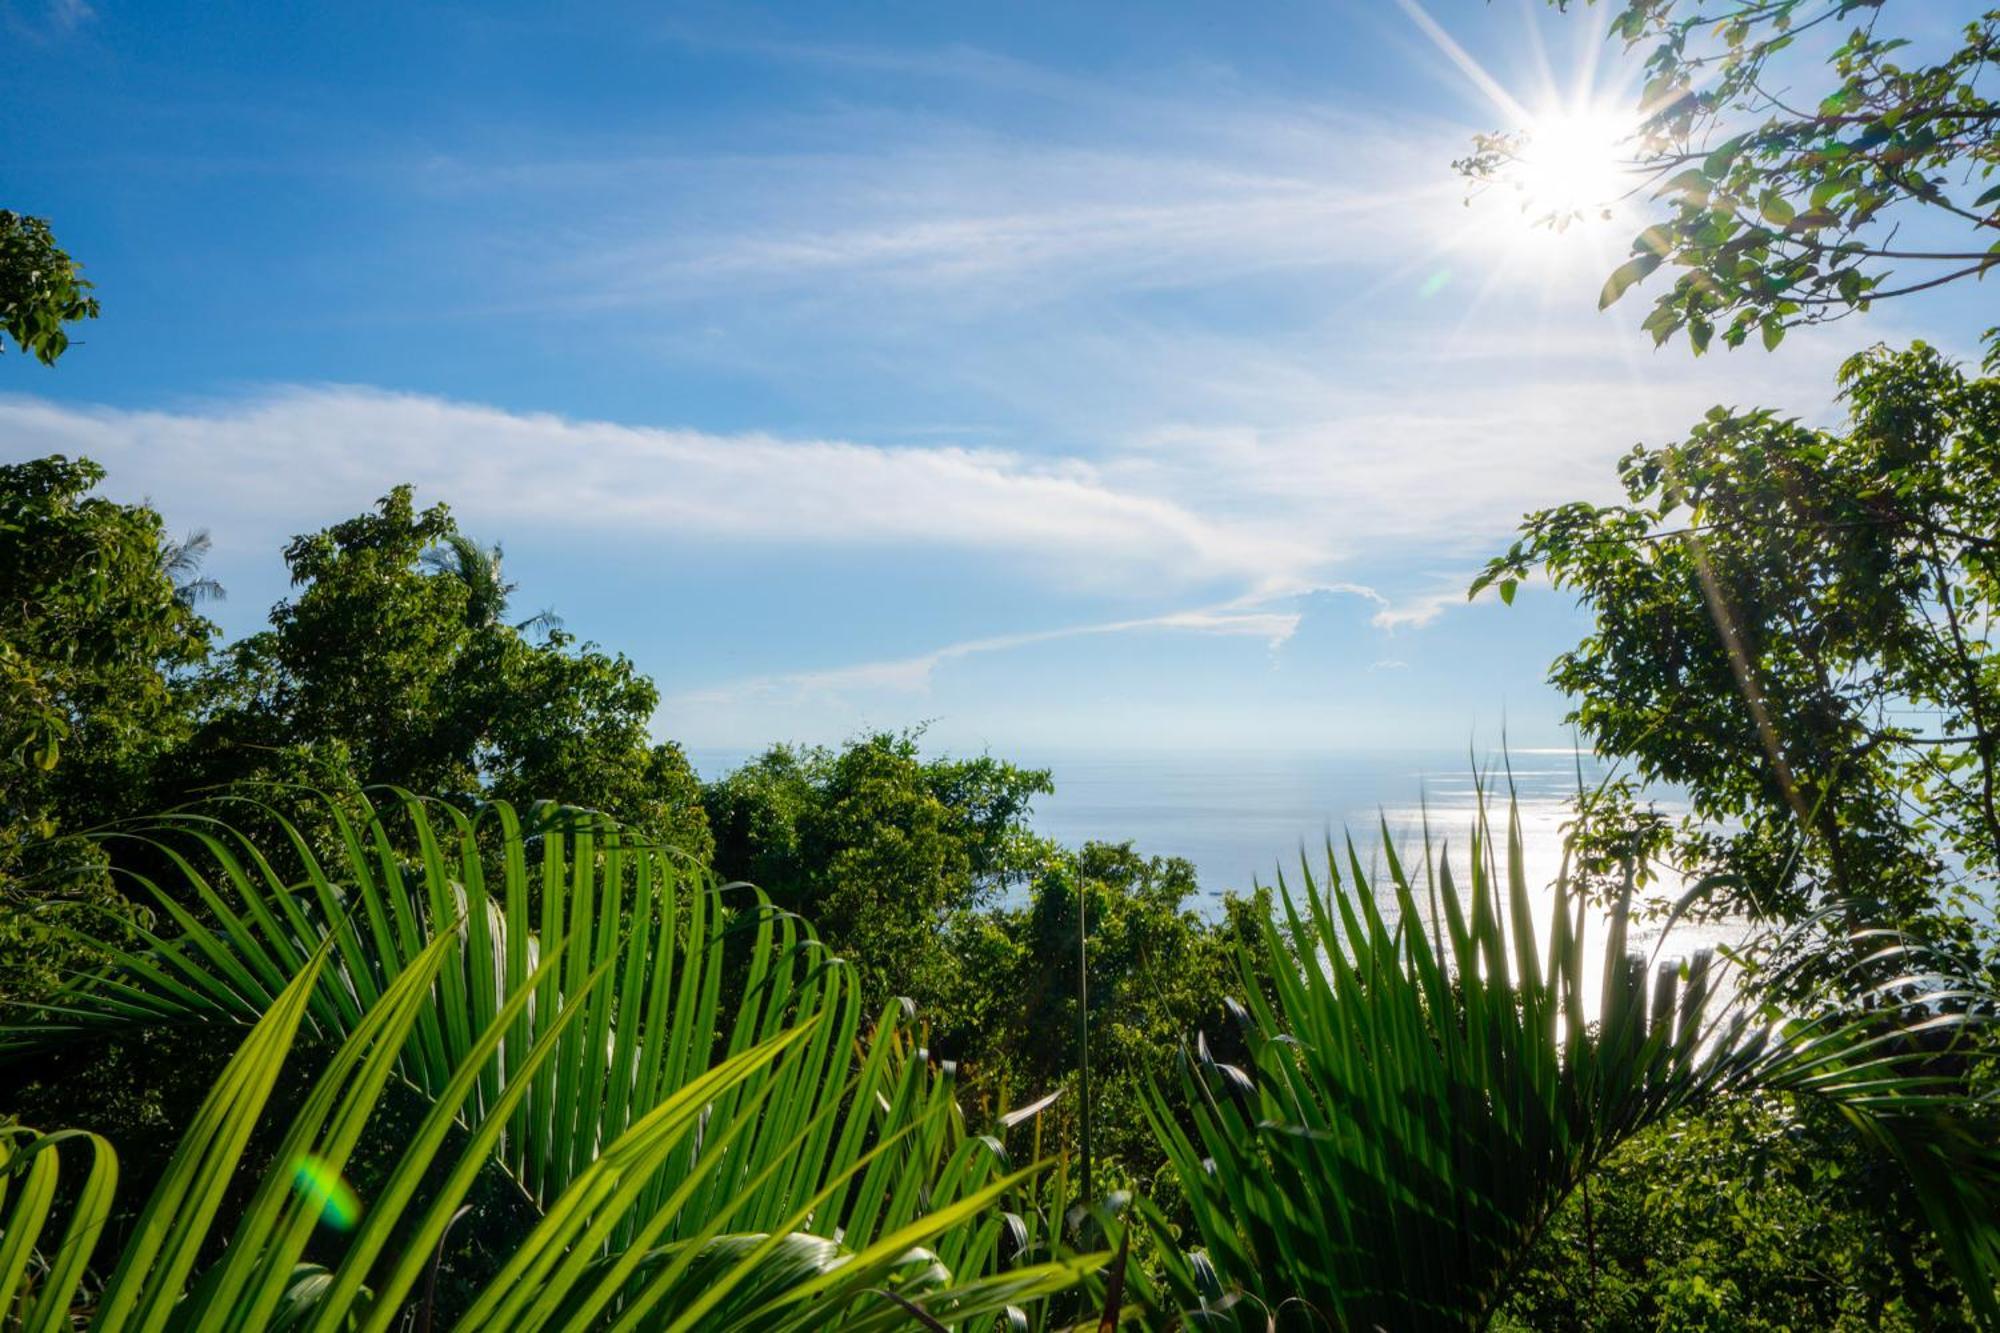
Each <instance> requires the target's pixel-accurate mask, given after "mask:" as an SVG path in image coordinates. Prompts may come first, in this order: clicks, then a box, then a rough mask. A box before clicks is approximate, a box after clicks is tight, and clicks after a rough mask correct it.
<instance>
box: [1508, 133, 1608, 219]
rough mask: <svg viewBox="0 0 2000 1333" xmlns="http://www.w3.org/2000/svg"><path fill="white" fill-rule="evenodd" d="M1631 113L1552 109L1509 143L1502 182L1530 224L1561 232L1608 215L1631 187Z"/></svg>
mask: <svg viewBox="0 0 2000 1333" xmlns="http://www.w3.org/2000/svg"><path fill="white" fill-rule="evenodd" d="M1635 128H1636V127H1635V125H1634V123H1633V117H1632V114H1631V113H1630V112H1629V111H1624V110H1621V109H1618V108H1614V107H1610V106H1578V107H1560V108H1554V109H1551V110H1549V111H1547V112H1544V113H1542V114H1540V115H1537V116H1536V117H1535V118H1534V119H1533V120H1532V121H1531V122H1530V123H1529V124H1528V126H1527V127H1526V128H1525V129H1524V130H1522V131H1521V133H1520V134H1519V136H1518V137H1517V138H1516V139H1515V141H1514V142H1515V147H1514V152H1513V155H1512V158H1513V160H1512V161H1511V162H1510V163H1509V164H1508V168H1507V171H1506V173H1505V178H1506V179H1507V180H1508V181H1509V183H1511V184H1512V185H1513V186H1514V188H1515V189H1517V190H1518V191H1520V194H1521V202H1522V208H1523V210H1524V211H1525V212H1526V213H1527V214H1528V216H1529V217H1530V219H1531V220H1533V221H1535V222H1537V223H1544V224H1547V225H1549V226H1552V227H1555V228H1557V229H1561V228H1563V227H1566V226H1568V225H1569V224H1570V223H1571V222H1575V221H1577V220H1579V219H1583V218H1598V217H1605V216H1609V215H1610V214H1611V213H1612V212H1613V211H1615V210H1616V209H1617V207H1618V205H1619V202H1620V201H1621V200H1622V199H1623V197H1624V196H1625V195H1626V194H1627V193H1629V192H1630V191H1631V189H1632V186H1633V183H1634V177H1633V171H1632V167H1631V164H1630V154H1631V148H1630V142H1631V138H1632V135H1633V131H1634V129H1635Z"/></svg>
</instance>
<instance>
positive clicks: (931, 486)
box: [0, 386, 1324, 587]
mask: <svg viewBox="0 0 2000 1333" xmlns="http://www.w3.org/2000/svg"><path fill="white" fill-rule="evenodd" d="M0 438H4V439H6V441H7V447H8V450H9V451H10V452H14V453H18V454H19V455H21V456H28V455H33V454H39V453H49V452H65V453H70V454H87V455H89V456H91V457H93V458H96V459H98V460H99V461H101V462H103V463H104V464H105V465H106V466H107V467H108V468H110V469H111V473H112V478H113V486H114V489H115V490H116V491H117V492H119V493H124V494H132V493H144V494H146V495H149V496H150V497H151V498H152V499H153V500H154V501H155V502H156V503H158V504H159V505H160V506H161V507H162V508H163V510H164V511H165V512H166V513H167V514H168V517H169V519H170V521H172V522H174V523H175V524H176V525H182V524H190V523H193V524H202V525H206V526H209V527H212V528H214V529H215V530H216V532H217V534H218V542H219V543H223V542H228V543H234V544H238V545H241V544H243V543H249V544H251V545H253V546H256V547H261V548H263V549H269V547H270V546H271V545H272V543H273V542H275V541H276V540H277V539H279V538H281V537H283V536H284V535H287V534H289V533H292V532H296V531H299V530H301V529H304V528H308V527H311V526H315V525H318V524H322V523H325V522H329V521H332V520H335V519H338V518H342V517H345V516H346V515H348V514H351V513H354V512H356V511H357V510H358V509H360V508H362V507H364V506H366V505H367V504H369V503H370V502H371V501H372V500H373V499H374V497H376V496H377V495H379V494H381V493H382V492H383V491H384V490H386V489H387V488H388V486H389V485H390V484H392V483H393V482H395V481H398V480H408V481H412V482H415V483H416V484H417V486H418V487H419V493H420V498H423V499H426V500H429V499H448V500H449V501H450V502H451V503H452V504H453V506H454V508H456V509H458V510H459V511H460V512H462V513H463V514H465V515H466V516H467V519H468V524H469V525H473V526H475V527H476V528H477V529H488V530H491V529H493V528H498V529H501V530H518V529H520V528H522V527H533V528H536V529H541V530H556V531H559V532H561V531H567V532H569V533H572V534H576V535H582V536H587V537H588V539H589V540H591V541H592V542H594V543H603V542H612V541H631V540H635V539H636V540H645V541H651V542H659V541H669V542H671V541H683V542H685V541H715V542H740V543H752V544H759V545H766V546H771V545H778V546H785V545H797V546H803V547H820V548H825V547H858V546H869V545H877V546H881V545H908V546H913V547H921V548H924V549H959V550H974V551H983V552H990V553H993V554H995V555H999V556H1003V557H1005V558H1007V559H1009V560H1011V561H1015V562H1018V563H1019V564H1021V565H1023V566H1024V567H1026V568H1028V569H1030V570H1032V571H1034V572H1036V573H1039V574H1041V575H1043V576H1054V577H1060V579H1061V580H1063V581H1064V582H1065V583H1067V584H1071V585H1082V586H1091V585H1105V586H1119V585H1125V584H1131V583H1133V582H1135V581H1136V582H1138V583H1140V584H1143V585H1144V586H1147V587H1157V586H1162V585H1164V586H1168V587H1172V586H1187V585H1190V584H1197V583H1203V582H1208V581H1212V580H1224V581H1227V582H1230V583H1234V584H1236V585H1237V586H1245V585H1249V586H1257V585H1262V584H1267V583H1273V582H1286V581H1293V580H1296V578H1297V577H1298V576H1300V575H1301V574H1302V573H1304V572H1306V571H1308V570H1310V569H1311V568H1313V567H1314V566H1316V565H1317V564H1319V563H1321V562H1322V561H1323V559H1324V552H1323V551H1322V550H1320V549H1319V548H1317V547H1316V546H1315V545H1313V544H1312V543H1311V542H1310V541H1307V540H1301V539H1296V538H1290V537H1286V536H1284V535H1281V534H1275V533H1272V532H1269V531H1267V530H1264V529H1261V528H1259V527H1256V526H1253V525H1250V524H1244V523H1229V522H1221V521H1216V520H1213V519H1210V518H1206V517H1204V516H1202V515H1201V514H1199V513H1198V512H1196V511H1194V510H1193V509H1191V508H1189V507H1187V506H1184V505H1182V504H1180V503H1177V502H1175V501H1173V500H1170V499H1166V498H1163V497H1160V496H1157V495H1147V494H1143V493H1138V492H1133V491H1128V490H1121V489H1118V488H1116V487H1114V486H1111V485H1108V484H1107V483H1106V482H1105V481H1104V479H1103V478H1102V477H1101V476H1100V475H1099V473H1098V471H1097V469H1095V468H1094V467H1092V466H1091V465H1089V464H1088V463H1084V462H1081V461H1077V460H1074V459H1059V458H1058V459H1034V458H1029V457H1026V456H1023V455H1020V454H1016V453H1010V452H1006V451H1002V450H993V449H966V448H957V447H949V446H943V447H924V448H914V447H912V448H884V447H880V446H876V445H868V444H856V443H850V442H846V441H839V440H790V439H781V438H777V437H773V436H769V435H758V434H749V435H734V436H724V435H713V434H706V433H703V432H699V431H690V430H662V429H648V428H638V427H631V426H621V425H615V424H611V423H608V422H592V421H572V420H568V419H565V418H562V417H557V416H552V415H547V414H519V413H511V412H505V411H501V410H498V409H495V408H491V407H482V406H477V405H473V404H467V403H459V402H452V401H449V400H445V399H439V398H432V397H424V396H418V395H411V394H391V393H384V392H379V391H375V390H368V389H358V388H346V387H337V386H336V387H291V388H282V389H277V390H273V391H271V392H268V393H265V394H262V395H259V396H257V397H254V398H251V399H248V400H246V401H241V402H234V403H221V404H215V405H210V406H205V407H196V408H191V409H187V410H181V411H126V410H119V409H111V408H75V407H69V406H64V405H59V404H56V403H51V402H47V401H44V400H39V399H33V398H0Z"/></svg>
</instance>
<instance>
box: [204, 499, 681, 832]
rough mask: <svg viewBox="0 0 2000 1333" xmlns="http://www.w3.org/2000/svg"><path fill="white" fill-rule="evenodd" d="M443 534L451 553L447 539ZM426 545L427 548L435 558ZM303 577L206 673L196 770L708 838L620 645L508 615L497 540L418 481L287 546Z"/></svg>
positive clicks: (654, 699) (646, 688) (208, 780)
mask: <svg viewBox="0 0 2000 1333" xmlns="http://www.w3.org/2000/svg"><path fill="white" fill-rule="evenodd" d="M438 551H443V552H446V553H449V554H448V557H447V558H440V557H438V556H436V555H435V554H433V553H435V552H438ZM427 556H428V557H429V558H427ZM285 561H286V563H287V565H288V566H289V567H290V569H291V574H292V582H293V585H294V586H295V588H297V590H298V591H297V592H296V593H295V594H294V596H293V597H292V598H291V599H290V600H288V601H286V602H283V603H281V604H279V605H278V606H277V607H275V608H274V609H273V610H272V613H271V628H270V629H268V630H265V631H263V632H261V633H258V634H253V635H250V636H249V637H247V638H245V639H243V640H241V641H239V642H238V643H235V644H233V645H231V646H230V648H229V650H228V653H227V656H226V658H225V660H224V662H223V664H222V665H221V666H220V668H219V669H218V670H216V671H215V672H213V673H211V674H210V676H209V677H208V678H207V679H206V680H205V681H204V685H203V688H204V700H203V711H204V716H203V724H202V731H201V735H200V737H199V738H198V743H197V744H195V745H192V746H190V747H188V749H187V750H186V752H185V755H184V759H183V761H182V763H181V765H180V771H179V779H180V782H181V785H182V786H183V787H184V788H189V789H193V788H199V787H203V786H208V785H213V784H217V783H225V782H231V781H239V780H243V779H276V780H289V781H299V782H305V783H308V784H311V785H319V786H328V787H334V788H338V787H341V786H343V785H347V784H349V783H360V784H381V783H392V784H395V785H398V786H403V787H406V788H408V789H410V790H413V791H420V792H424V793H426V794H431V795H461V796H480V797H502V798H509V799H519V800H522V801H531V800H556V801H562V802H566V803H569V804H575V805H581V806H587V807H589V808H592V809H598V810H603V811H605V812H606V813H608V814H611V815H613V816H615V817H617V818H619V819H620V820H622V821H624V822H626V823H627V824H629V825H630V826H631V827H633V828H635V829H639V830H642V831H644V832H646V833H649V834H651V835H652V836H655V837H658V838H661V839H663V840H664V841H666V842H668V843H670V844H672V845H674V846H677V847H681V848H683V849H685V850H687V851H689V852H691V853H693V854H695V855H697V856H701V855H705V854H706V853H707V851H708V848H709V839H708V832H707V823H706V820H705V819H704V817H703V815H702V811H701V805H700V784H699V782H698V781H697V779H696V778H695V776H694V773H693V770H692V768H691V767H690V766H689V764H688V762H687V759H686V757H685V756H684V755H683V754H682V752H681V750H680V748H679V747H678V746H675V745H673V744H671V743H666V742H655V741H654V740H653V739H652V738H651V736H650V734H649V731H648V727H649V724H650V722H651V720H652V715H653V712H654V710H655V709H656V708H657V707H658V704H659V693H658V691H657V690H656V689H655V688H654V686H653V684H652V682H651V681H649V680H647V679H646V678H645V677H644V676H642V675H640V674H639V672H638V671H637V669H636V668H635V667H634V666H633V665H632V663H631V662H630V661H629V660H628V659H626V658H625V657H624V656H622V655H615V654H607V653H604V652H602V651H600V650H598V649H597V648H596V647H595V646H593V645H591V644H587V643H586V644H578V643H577V642H576V640H575V639H574V638H573V637H572V636H570V635H568V634H565V633H564V632H563V631H561V630H560V629H554V628H551V629H549V630H548V631H547V632H546V633H545V634H544V635H543V636H542V637H541V638H539V639H530V638H529V637H527V635H526V634H524V633H523V631H522V629H520V628H518V627H515V626H511V625H508V624H506V623H505V621H504V620H503V618H502V617H503V615H504V612H505V610H506V596H507V593H508V591H510V587H509V585H506V584H505V583H503V582H502V581H501V580H500V577H499V569H498V553H497V548H496V549H495V550H494V551H493V552H488V551H486V550H485V548H482V547H480V546H479V545H478V544H477V543H475V542H472V541H471V540H470V539H469V538H466V537H465V536H464V534H462V533H461V532H460V531H459V530H458V527H457V525H456V523H455V522H454V521H453V520H452V518H451V514H450V511H449V510H448V509H447V508H446V507H445V506H443V505H433V506H431V507H430V508H427V509H424V510H421V511H419V510H418V509H417V508H416V505H415V502H414V499H413V496H412V492H411V490H410V488H409V487H407V486H402V487H398V488H396V489H395V490H393V491H391V492H390V493H389V494H388V495H387V496H385V497H383V499H382V501H381V502H380V504H379V505H378V506H377V508H376V509H375V511H374V512H371V513H366V514H362V515H359V516H357V517H355V518H352V519H348V520H346V521H345V522H341V523H337V524H335V525H333V526H332V527H330V528H327V529H325V530H323V531H320V532H316V533H310V534H306V535H304V536H300V537H297V538H295V539H294V540H293V541H292V542H291V543H290V544H289V545H288V546H287V547H286V548H285Z"/></svg>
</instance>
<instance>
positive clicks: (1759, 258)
mask: <svg viewBox="0 0 2000 1333" xmlns="http://www.w3.org/2000/svg"><path fill="white" fill-rule="evenodd" d="M1553 2H1554V3H1555V4H1556V5H1557V6H1558V7H1559V8H1566V7H1567V4H1568V0H1553ZM1888 8H1889V6H1888V5H1887V4H1885V3H1884V0H1625V3H1624V4H1623V7H1622V8H1621V9H1619V11H1618V12H1617V14H1616V15H1615V16H1614V17H1613V18H1612V20H1611V24H1610V31H1611V33H1612V35H1614V36H1616V37H1618V38H1621V39H1622V40H1623V41H1624V43H1625V46H1626V49H1627V50H1632V49H1635V48H1639V47H1645V48H1647V52H1646V57H1645V67H1646V72H1647V75H1648V78H1647V81H1646V83H1645V86H1644V90H1643V92H1642V94H1641V97H1640V107H1639V112H1640V120H1639V126H1638V129H1637V132H1636V135H1635V138H1634V140H1633V143H1632V148H1633V152H1634V157H1635V160H1634V162H1633V163H1632V167H1633V171H1634V180H1635V185H1634V188H1633V194H1634V195H1639V194H1645V195H1648V196H1649V197H1650V199H1651V200H1652V201H1657V203H1658V204H1659V206H1660V208H1661V210H1662V213H1661V215H1659V216H1658V217H1657V220H1655V221H1654V222H1653V223H1652V225H1650V226H1648V227H1646V229H1645V230H1643V231H1642V232H1640V233H1639V235H1638V237H1637V239H1635V240H1634V241H1633V243H1632V258H1631V259H1629V260H1628V261H1626V262H1625V263H1624V264H1623V265H1621V266H1620V267H1619V269H1618V270H1617V271H1616V272H1615V273H1613V274H1612V275H1611V277H1610V279H1609V280H1608V281H1607V282H1606V284H1605V287H1604V293H1603V297H1602V301H1601V303H1602V304H1603V305H1609V304H1611V303H1612V302H1613V301H1616V300H1617V299H1618V298H1619V297H1620V296H1622V295H1623V294H1624V293H1625V292H1626V291H1627V290H1629V289H1630V288H1631V287H1633V286H1634V285H1636V284H1637V283H1638V282H1640V281H1641V280H1642V279H1644V278H1645V277H1646V276H1647V275H1649V274H1651V273H1652V272H1653V271H1654V270H1656V269H1659V268H1661V267H1663V266H1664V267H1669V268H1673V269H1678V270H1680V273H1679V276H1678V277H1677V278H1676V279H1675V281H1674V284H1673V286H1672V287H1671V288H1670V289H1668V290H1667V291H1664V292H1662V293H1661V294H1660V295H1659V296H1658V297H1657V298H1656V300H1655V302H1654V305H1653V310H1652V313H1651V314H1650V315H1648V316H1647V318H1646V320H1645V327H1646V329H1647V330H1648V331H1649V332H1651V333H1652V335H1653V338H1654V340H1655V341H1656V342H1660V343H1664V342H1666V341H1667V340H1668V339H1669V338H1671V337H1672V336H1673V335H1674V334H1675V333H1676V332H1677V331H1680V330H1682V329H1685V330H1686V332H1687V336H1688V342H1689V344H1690V346H1692V347H1693V349H1694V350H1695V352H1697V353H1700V352H1702V351H1704V350H1706V349H1707V347H1708V346H1709V343H1710V341H1711V339H1713V338H1714V337H1715V336H1716V334H1717V333H1718V332H1719V333H1720V334H1721V337H1722V339H1723V341H1724V342H1725V343H1727V344H1728V345H1729V346H1732V347H1735V346H1739V345H1741V344H1742V343H1743V342H1744V341H1745V340H1746V339H1748V338H1749V337H1750V335H1751V334H1753V333H1755V334H1757V335H1758V336H1759V337H1760V338H1761V339H1762V341H1763V343H1764V345H1765V346H1766V347H1774V346H1776V345H1777V343H1778V341H1779V340H1780V339H1782V338H1783V337H1784V335H1785V330H1786V329H1788V328H1791V327H1794V326H1796V325H1799V324H1810V323H1818V322H1821V321H1824V320H1830V319H1837V318H1839V317H1841V316H1843V315H1846V314H1848V313H1850V312H1852V311H1857V310H1866V309H1867V308H1868V307H1869V306H1870V305H1871V304H1873V303H1874V302H1876V301H1880V300H1885V299H1888V298H1890V297H1895V296H1902V295H1906V294H1909V293H1914V292H1920V291H1924V290H1927V289H1929V288H1933V287H1937V286H1941V285H1943V284H1945V283H1949V282H1955V281H1957V280H1959V279H1962V278H1977V277H1981V276H1983V275H1984V274H1986V273H1987V272H1988V271H1989V270H1991V269H1993V268H1994V267H1995V266H2000V182H1996V181H1995V179H1994V177H1995V172H1996V168H2000V105H1996V104H1995V102H1994V101H1993V99H1992V97H1991V96H1990V95H1989V93H1988V91H1987V87H1986V86H1984V85H1986V83H1987V81H1989V80H1990V79H1991V77H1992V71H1993V69H1994V68H1995V64H1996V61H2000V10H1994V9H1988V10H1986V11H1985V12H1984V13H1983V14H1981V15H1980V16H1979V17H1977V18H1974V19H1972V20H1971V21H1969V22H1968V23H1966V24H1965V26H1964V28H1963V29H1962V31H1961V33H1960V38H1959V41H1958V42H1957V43H1956V44H1955V45H1951V46H1950V49H1946V50H1942V51H1936V52H1930V51H1926V50H1924V49H1923V48H1921V47H1920V46H1918V45H1917V44H1914V43H1913V42H1912V41H1911V39H1910V38H1909V37H1907V36H1903V35H1895V34H1891V33H1890V32H1888V31H1886V30H1885V25H1884V22H1883V20H1884V17H1885V12H1886V11H1887V10H1888ZM1850 23H1851V24H1852V26H1851V27H1848V26H1847V25H1849V24H1850ZM1843 28H1845V29H1846V31H1845V33H1844V35H1843V34H1842V31H1841V30H1842V29H1843ZM1808 35H1810V38H1811V39H1818V38H1820V37H1822V36H1825V37H1828V38H1829V39H1831V49H1830V50H1828V51H1827V53H1826V55H1825V57H1824V59H1825V75H1826V77H1825V79H1824V81H1823V82H1822V83H1821V84H1820V86H1818V87H1817V88H1805V89H1799V90H1796V91H1795V90H1794V87H1793V84H1792V82H1791V80H1792V78H1793V71H1792V70H1790V69H1789V68H1783V69H1782V73H1780V69H1781V67H1782V66H1784V65H1785V64H1786V63H1787V61H1789V60H1791V59H1796V58H1797V57H1798V55H1799V53H1801V52H1802V51H1803V50H1805V49H1806V48H1805V46H1804V45H1803V44H1800V39H1801V38H1806V37H1808ZM1786 52H1791V53H1792V54H1791V56H1790V57H1787V58H1786V60H1785V61H1781V59H1780V57H1781V56H1782V55H1783V53H1786ZM1527 137H1528V135H1527V134H1526V133H1524V132H1520V131H1516V132H1512V133H1502V134H1491V135H1482V136H1480V137H1479V138H1478V139H1477V140H1476V141H1475V144H1474V151H1473V153H1472V154H1471V155H1470V156H1469V157H1467V158H1466V159H1464V160H1463V161H1461V162H1460V163H1459V164H1458V166H1459V168H1460V170H1461V171H1462V172H1464V173H1465V174H1466V175H1467V176H1468V177H1470V178H1471V179H1473V180H1475V181H1490V180H1496V179H1504V178H1506V176H1507V175H1508V173H1509V172H1510V170H1511V169H1512V168H1513V167H1514V166H1515V164H1516V162H1517V161H1518V159H1519V157H1520V154H1521V153H1522V151H1523V148H1524V141H1525V139H1526V138H1527ZM1607 202H1608V201H1607ZM1549 220H1550V221H1551V222H1554V223H1557V224H1560V223H1562V222H1563V221H1565V219H1564V218H1562V217H1552V218H1550V219H1549ZM1995 335H2000V329H1996V330H1995V331H1994V332H1993V333H1991V334H1989V338H1994V337H1995ZM1995 347H1996V350H2000V342H1996V343H1995Z"/></svg>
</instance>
